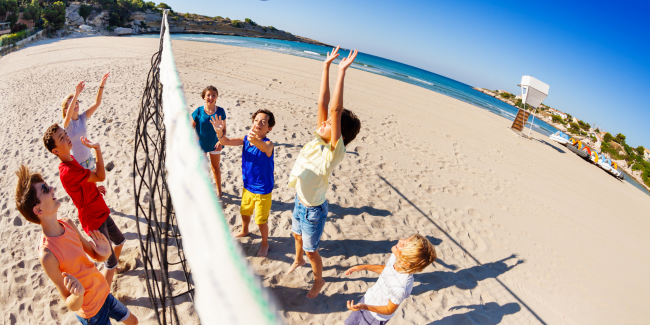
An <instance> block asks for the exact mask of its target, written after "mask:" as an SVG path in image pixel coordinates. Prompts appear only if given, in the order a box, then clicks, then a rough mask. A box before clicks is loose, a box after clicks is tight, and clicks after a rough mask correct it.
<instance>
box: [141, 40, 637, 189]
mask: <svg viewBox="0 0 650 325" xmlns="http://www.w3.org/2000/svg"><path fill="white" fill-rule="evenodd" d="M131 37H145V38H159V37H160V36H159V35H158V34H145V35H136V36H131ZM171 38H172V39H174V40H184V41H197V42H208V43H220V44H227V45H233V46H242V47H249V48H255V49H261V50H267V51H274V52H280V53H286V54H291V55H295V56H300V57H305V58H310V59H314V60H319V61H322V60H323V59H324V58H325V56H326V55H327V52H329V51H331V50H332V48H330V47H325V46H320V45H314V44H306V43H299V42H291V41H283V40H274V39H265V38H253V37H241V36H226V35H206V34H171ZM339 53H340V55H339V57H345V56H347V55H348V53H349V52H348V51H346V50H343V49H341V50H339ZM338 61H339V60H338V59H337V60H336V61H334V63H338ZM354 62H355V64H353V65H352V68H355V69H359V70H364V71H368V72H371V73H375V74H378V75H382V76H385V77H388V78H392V79H396V80H399V81H403V82H406V83H409V84H412V85H416V86H418V87H422V88H426V89H429V90H433V91H435V92H437V93H441V94H444V95H447V96H449V97H453V98H456V99H458V100H461V101H463V102H466V103H469V104H472V105H474V106H476V107H479V108H482V109H485V110H488V111H490V112H492V113H494V114H497V115H499V116H502V117H504V118H506V119H508V120H511V121H514V119H515V116H516V115H517V111H518V108H516V107H514V106H512V105H509V104H506V103H504V102H502V101H500V100H498V99H496V98H494V97H492V96H488V95H486V94H484V93H482V92H480V91H477V90H474V89H472V86H470V85H467V84H464V83H462V82H459V81H456V80H454V79H450V78H447V77H445V76H441V75H439V74H436V73H433V72H430V71H426V70H422V69H420V68H416V67H413V66H410V65H408V64H404V63H399V62H396V61H393V60H388V59H384V58H380V57H378V56H374V55H371V54H366V53H361V52H359V54H358V55H357V58H356V60H355V61H354ZM513 82H518V80H513ZM531 121H533V117H532V116H531V117H530V118H529V119H528V121H527V122H526V127H527V128H528V127H530V123H531ZM532 130H533V131H536V132H538V133H541V134H543V135H545V136H549V135H551V134H553V133H555V132H557V131H558V130H557V129H556V128H554V127H553V126H551V125H549V124H548V123H546V122H544V121H542V120H539V119H534V121H533V128H532ZM603 172H604V173H606V172H605V171H603ZM625 179H626V180H627V181H628V182H629V183H632V185H633V186H635V187H636V188H638V189H640V190H642V191H643V192H645V193H647V194H649V195H650V192H648V191H647V190H646V189H645V188H644V187H643V186H642V185H641V184H638V183H637V182H636V180H634V179H633V178H632V177H629V176H628V177H626V178H625Z"/></svg>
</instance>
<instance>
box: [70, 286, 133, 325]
mask: <svg viewBox="0 0 650 325" xmlns="http://www.w3.org/2000/svg"><path fill="white" fill-rule="evenodd" d="M75 316H77V319H78V320H79V321H80V322H81V324H83V325H111V320H110V319H109V318H112V319H114V320H116V321H117V322H123V321H125V320H126V319H127V318H129V316H131V312H129V310H128V309H127V308H126V306H124V304H123V303H121V302H120V301H119V300H117V299H115V297H113V295H112V294H110V293H109V294H108V297H106V301H104V306H102V309H100V310H99V312H98V313H97V314H96V315H95V316H93V317H90V318H88V319H85V318H81V317H79V315H77V314H75Z"/></svg>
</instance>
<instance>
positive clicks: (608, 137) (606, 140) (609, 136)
mask: <svg viewBox="0 0 650 325" xmlns="http://www.w3.org/2000/svg"><path fill="white" fill-rule="evenodd" d="M603 140H604V141H605V142H610V141H612V140H614V137H613V136H612V134H611V133H609V132H607V133H605V136H604V137H603Z"/></svg>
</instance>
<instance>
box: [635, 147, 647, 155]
mask: <svg viewBox="0 0 650 325" xmlns="http://www.w3.org/2000/svg"><path fill="white" fill-rule="evenodd" d="M644 152H645V148H644V147H643V146H638V147H636V153H637V154H639V156H641V157H643V155H644Z"/></svg>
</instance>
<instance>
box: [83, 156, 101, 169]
mask: <svg viewBox="0 0 650 325" xmlns="http://www.w3.org/2000/svg"><path fill="white" fill-rule="evenodd" d="M96 164H97V161H96V160H95V157H93V156H90V158H89V159H88V160H84V161H82V162H80V163H79V165H81V167H83V168H86V169H89V170H95V167H97V166H96Z"/></svg>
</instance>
